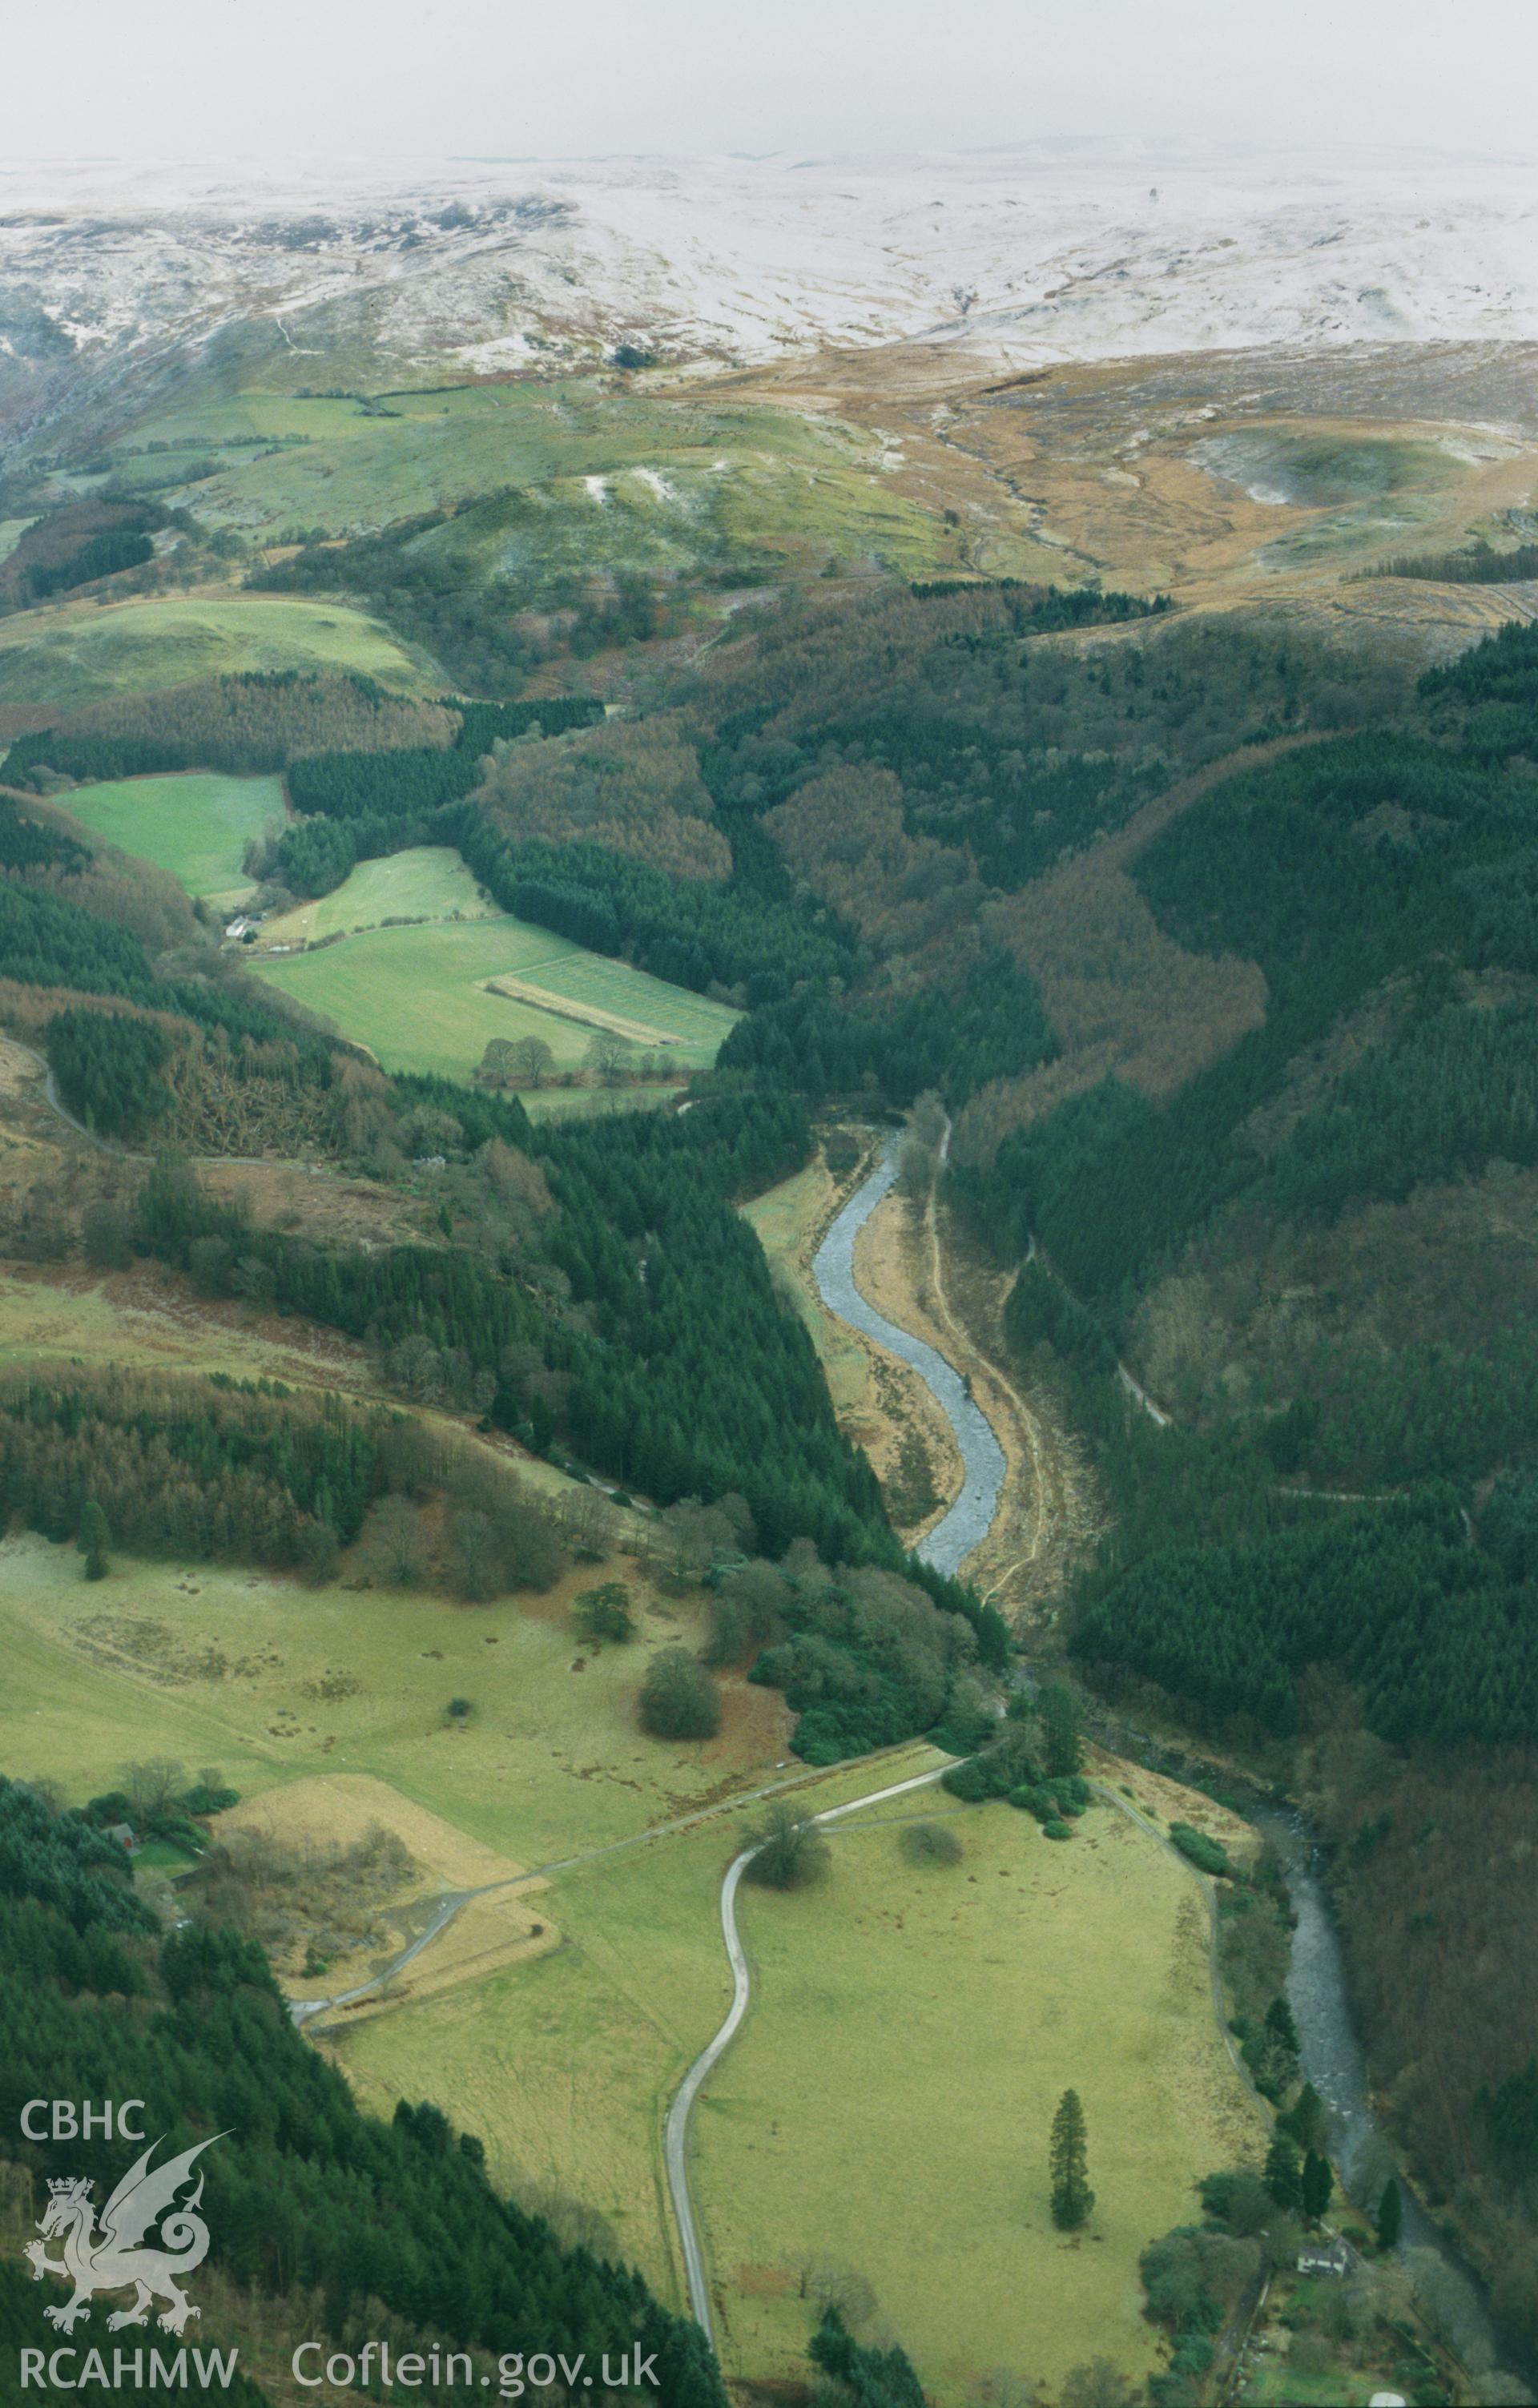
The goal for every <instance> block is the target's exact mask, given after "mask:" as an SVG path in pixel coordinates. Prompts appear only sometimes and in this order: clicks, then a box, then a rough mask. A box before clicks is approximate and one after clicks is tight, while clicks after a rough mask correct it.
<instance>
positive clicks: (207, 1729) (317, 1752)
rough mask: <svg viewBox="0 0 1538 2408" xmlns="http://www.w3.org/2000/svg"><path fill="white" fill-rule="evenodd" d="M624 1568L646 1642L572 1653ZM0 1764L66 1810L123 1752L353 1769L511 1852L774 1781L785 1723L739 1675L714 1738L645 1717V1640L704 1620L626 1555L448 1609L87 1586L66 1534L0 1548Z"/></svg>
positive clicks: (395, 1596) (626, 1831)
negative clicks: (0, 1672) (42, 1784)
mask: <svg viewBox="0 0 1538 2408" xmlns="http://www.w3.org/2000/svg"><path fill="white" fill-rule="evenodd" d="M625 1577H628V1578H629V1579H630V1580H631V1581H632V1583H633V1584H634V1585H635V1611H636V1613H637V1618H638V1621H639V1623H640V1637H639V1638H638V1639H637V1640H636V1641H635V1642H634V1643H633V1644H631V1645H630V1646H627V1647H607V1648H600V1649H594V1648H592V1647H591V1646H586V1645H583V1644H582V1643H581V1642H580V1641H578V1638H577V1635H576V1632H575V1630H574V1629H573V1627H572V1624H571V1620H570V1613H569V1607H570V1599H571V1597H572V1596H573V1594H574V1593H575V1592H576V1591H578V1590H581V1589H583V1588H589V1587H591V1586H592V1585H593V1584H594V1583H595V1582H596V1581H601V1580H605V1579H611V1578H625ZM0 1633H3V1644H4V1650H5V1656H6V1662H7V1675H8V1677H7V1682H6V1684H5V1685H4V1689H3V1692H0V1765H4V1767H5V1769H6V1770H7V1773H9V1774H10V1775H11V1776H12V1777H13V1778H21V1779H27V1778H38V1777H46V1778H48V1779H50V1780H53V1781H57V1782H58V1783H60V1785H62V1787H63V1789H64V1791H65V1797H66V1799H68V1800H69V1802H70V1803H72V1804H78V1803H79V1802H80V1801H82V1800H83V1799H86V1798H88V1797H90V1796H92V1795H93V1793H94V1792H96V1791H98V1790H100V1789H102V1788H103V1787H104V1786H106V1785H108V1783H109V1781H110V1780H111V1779H112V1778H114V1777H115V1775H116V1773H117V1770H118V1769H119V1768H120V1767H121V1765H122V1763H123V1761H124V1760H125V1759H126V1758H129V1757H136V1758H137V1757H147V1756H174V1757H177V1758H179V1759H180V1760H181V1761H183V1762H185V1763H186V1764H188V1765H189V1766H190V1767H191V1768H192V1769H193V1770H194V1771H195V1770H197V1768H199V1767H200V1766H202V1765H204V1764H218V1765H220V1766H222V1767H223V1770H224V1772H225V1773H226V1775H227V1776H228V1778H229V1781H230V1783H231V1785H233V1786H234V1787H235V1788H237V1789H238V1790H240V1791H241V1792H242V1794H244V1795H251V1794H252V1793H255V1792H257V1791H260V1790H264V1789H268V1788H271V1787H272V1786H273V1785H275V1784H279V1783H283V1782H287V1781H291V1780H294V1779H295V1778H298V1777H299V1776H301V1775H307V1774H308V1775H313V1774H317V1773H327V1772H337V1773H341V1772H346V1773H367V1774H371V1775H373V1776H374V1777H375V1778H376V1779H378V1780H381V1781H385V1782H388V1783H390V1784H391V1785H392V1786H393V1787H394V1788H395V1789H398V1790H399V1791H400V1792H401V1793H402V1795H403V1796H405V1797H406V1798H408V1799H411V1800H412V1801H413V1802H414V1803H415V1804H417V1805H420V1806H424V1807H426V1808H428V1809H430V1810H431V1811H432V1812H433V1813H437V1814H439V1815H441V1816H443V1817H444V1819H445V1820H446V1821H448V1822H450V1823H452V1824H453V1825H454V1826H455V1827H456V1828H458V1829H460V1830H462V1831H464V1832H467V1834H469V1836H470V1837H471V1838H473V1839H475V1840H478V1841H480V1842H482V1844H483V1845H485V1846H487V1847H490V1848H493V1849H495V1850H496V1851H497V1852H498V1853H499V1854H500V1855H503V1856H509V1857H510V1858H511V1859H512V1860H513V1862H514V1863H516V1864H519V1865H539V1864H543V1863H547V1862H549V1861H551V1860H553V1859H554V1858H557V1857H562V1856H572V1855H576V1854H579V1853H581V1852H582V1850H584V1849H588V1848H598V1847H603V1846H606V1845H608V1844H609V1843H610V1842H612V1841H615V1840H620V1839H625V1838H627V1837H629V1836H630V1835H631V1834H632V1833H635V1832H639V1831H644V1830H645V1829H646V1828H648V1827H649V1826H650V1825H652V1824H653V1823H656V1822H662V1821H666V1820H667V1819H668V1817H669V1816H671V1815H675V1814H683V1813H688V1812H689V1810H690V1809H691V1808H693V1807H696V1806H699V1805H702V1804H705V1803H708V1802H709V1801H710V1800H711V1799H712V1798H713V1797H714V1796H715V1795H717V1793H719V1792H720V1791H721V1790H722V1789H723V1788H726V1789H727V1790H730V1789H732V1788H735V1787H737V1786H739V1785H741V1786H747V1785H751V1784H752V1783H753V1782H754V1781H755V1780H757V1779H769V1778H772V1766H773V1764H774V1763H775V1762H776V1761H777V1760H778V1759H779V1758H781V1757H783V1756H784V1755H785V1752H786V1751H785V1740H786V1738H787V1736H788V1732H789V1718H788V1715H787V1714H786V1713H785V1709H784V1707H783V1702H782V1701H781V1699H779V1698H778V1697H776V1696H774V1695H773V1694H772V1693H771V1692H769V1691H766V1690H763V1689H755V1688H753V1687H751V1686H750V1684H748V1683H747V1682H745V1681H742V1680H738V1679H731V1680H728V1681H726V1683H725V1684H723V1700H724V1704H725V1707H726V1715H725V1720H724V1723H723V1727H722V1730H721V1732H720V1734H719V1736H718V1737H717V1738H715V1739H713V1740H710V1741H706V1742H690V1743H681V1744H673V1743H670V1742H669V1743H664V1742H659V1741H656V1740H653V1739H649V1738H648V1737H647V1736H646V1735H645V1734H644V1733H643V1732H642V1731H641V1729H640V1725H639V1722H638V1720H637V1714H636V1698H637V1694H638V1692H639V1690H640V1683H641V1681H642V1679H643V1677H644V1675H645V1670H646V1665H647V1662H648V1659H649V1657H650V1656H651V1654H652V1652H653V1651H654V1649H655V1648H657V1647H662V1646H673V1645H677V1644H679V1643H680V1642H681V1641H687V1642H688V1643H690V1644H695V1643H697V1641H698V1640H699V1639H700V1638H701V1637H702V1636H703V1627H702V1623H701V1619H700V1616H699V1615H698V1614H697V1613H696V1612H695V1610H694V1609H693V1608H691V1607H689V1606H687V1605H679V1604H675V1603H673V1602H671V1601H665V1600H661V1599H658V1598H654V1597H653V1595H652V1594H651V1592H650V1590H649V1588H647V1586H646V1585H645V1584H644V1583H643V1582H641V1581H640V1580H639V1578H638V1576H637V1575H636V1574H635V1572H634V1570H633V1568H631V1567H629V1566H627V1565H626V1564H625V1562H623V1561H621V1562H619V1563H617V1564H613V1563H611V1564H608V1565H604V1566H600V1567H597V1568H595V1567H593V1566H591V1565H588V1566H582V1567H579V1568H578V1569H577V1570H573V1571H571V1572H569V1573H568V1574H567V1575H566V1576H565V1577H564V1579H563V1580H562V1582H561V1583H560V1584H559V1585H558V1586H557V1587H556V1588H554V1589H553V1590H552V1591H551V1592H550V1593H549V1595H548V1596H544V1597H529V1596H526V1595H525V1596H520V1597H516V1598H502V1599H501V1600H499V1601H498V1602H496V1603H494V1604H492V1605H489V1606H462V1605H456V1604H451V1603H449V1602H447V1601H445V1600H444V1599H443V1598H434V1597H431V1596H428V1595H426V1594H424V1593H423V1592H421V1591H416V1590H399V1589H389V1588H382V1587H378V1588H370V1589H365V1590H363V1591H361V1592H359V1591H348V1590H346V1589H344V1588H342V1587H340V1586H339V1585H333V1586H331V1587H329V1588H324V1589H320V1590H314V1589H306V1588H304V1587H302V1586H300V1585H299V1584H297V1583H296V1582H289V1581H285V1580H281V1579H279V1578H276V1577H274V1576H272V1575H269V1574H266V1573H262V1572H253V1571H247V1570H238V1569H237V1570H229V1569H222V1568H219V1567H216V1566H209V1565H197V1566H191V1567H189V1566H185V1565H181V1564H165V1563H155V1564H151V1563H144V1562H138V1561H135V1560H134V1559H132V1558H130V1557H128V1556H114V1557H113V1559H112V1567H111V1570H110V1571H109V1573H108V1577H107V1579H105V1580H102V1581H93V1582H87V1581H86V1580H85V1578H84V1577H83V1574H82V1571H81V1565H80V1557H79V1554H78V1553H77V1552H76V1550H75V1549H74V1548H73V1547H72V1546H68V1545H65V1546H53V1545H51V1544H50V1542H49V1541H47V1540H44V1539H40V1538H37V1537H36V1536H34V1535H26V1536H22V1537H17V1538H12V1539H9V1540H7V1541H4V1542H3V1543H0ZM579 1657H580V1658H582V1659H583V1668H582V1670H580V1671H578V1670H573V1667H574V1665H575V1664H576V1662H577V1660H578V1658H579ZM338 1676H339V1677H338ZM338 1689H339V1690H340V1692H341V1693H340V1694H338ZM321 1691H324V1692H325V1693H326V1694H325V1695H324V1696H321V1695H319V1694H318V1692H321ZM453 1697H464V1698H468V1699H470V1701H471V1705H472V1707H473V1709H474V1711H473V1713H471V1715H470V1716H469V1718H468V1720H467V1721H466V1722H465V1723H464V1724H463V1725H462V1726H460V1725H453V1726H451V1725H450V1724H449V1723H448V1721H447V1718H446V1715H445V1711H444V1710H445V1707H446V1705H447V1703H448V1700H449V1699H451V1698H453Z"/></svg>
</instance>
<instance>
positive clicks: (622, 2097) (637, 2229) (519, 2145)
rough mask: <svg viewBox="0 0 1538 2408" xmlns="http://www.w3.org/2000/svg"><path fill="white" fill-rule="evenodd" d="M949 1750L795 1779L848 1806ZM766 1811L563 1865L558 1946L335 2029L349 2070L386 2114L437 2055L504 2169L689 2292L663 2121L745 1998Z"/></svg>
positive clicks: (443, 2085) (446, 2081) (550, 1899)
mask: <svg viewBox="0 0 1538 2408" xmlns="http://www.w3.org/2000/svg"><path fill="white" fill-rule="evenodd" d="M937 1761H938V1759H937V1758H936V1756H934V1754H933V1752H932V1750H930V1749H928V1748H926V1747H924V1746H923V1745H922V1744H921V1743H915V1744H914V1745H913V1747H912V1748H908V1749H902V1750H898V1751H897V1752H895V1753H894V1754H893V1755H892V1756H888V1757H885V1758H883V1759H882V1760H881V1761H880V1762H879V1763H877V1764H875V1765H866V1766H864V1767H861V1768H858V1769H852V1768H850V1767H848V1766H845V1767H843V1768H835V1769H834V1770H831V1771H828V1772H826V1773H824V1774H823V1775H821V1776H819V1777H818V1778H817V1779H816V1780H815V1781H814V1782H812V1783H810V1784H809V1785H808V1786H807V1788H806V1790H805V1792H804V1793H802V1792H800V1791H798V1795H804V1796H805V1798H806V1799H807V1800H808V1802H809V1803H811V1804H812V1805H814V1806H815V1807H818V1808H821V1807H824V1806H830V1805H836V1804H838V1803H839V1802H840V1801H841V1799H846V1798H855V1797H858V1796H859V1795H860V1793H861V1792H862V1790H867V1789H872V1788H876V1787H879V1786H881V1785H883V1784H884V1783H885V1782H887V1781H899V1780H902V1779H904V1778H905V1777H906V1776H907V1775H908V1774H910V1773H912V1772H916V1771H923V1770H927V1768H928V1767H929V1766H930V1765H932V1764H934V1763H935V1762H937ZM787 1770H790V1771H792V1772H794V1771H797V1770H799V1768H798V1767H797V1766H796V1765H795V1764H794V1762H792V1763H791V1765H790V1766H789V1767H788V1768H787ZM767 1777H769V1778H772V1777H773V1775H772V1774H770V1775H769V1776H767ZM781 1777H783V1775H782V1776H781ZM759 1811H760V1810H759V1809H758V1808H756V1807H753V1806H749V1807H746V1808H744V1809H743V1811H742V1812H741V1813H740V1814H732V1815H725V1816H722V1817H721V1818H720V1819H719V1820H716V1821H713V1822H712V1823H710V1824H708V1825H704V1826H702V1827H701V1828H699V1829H698V1830H696V1831H688V1832H682V1833H677V1834H673V1835H669V1836H664V1837H660V1838H658V1839H656V1840H654V1841H648V1842H646V1843H645V1844H644V1845H643V1846H641V1847H640V1848H635V1849H629V1850H626V1851H625V1852H624V1853H622V1854H619V1855H616V1856H610V1857H605V1858H601V1859H599V1860H598V1861H597V1862H596V1863H592V1864H587V1865H582V1866H578V1867H575V1868H573V1869H572V1870H571V1871H568V1872H564V1873H558V1874H556V1875H555V1876H554V1878H553V1880H552V1882H551V1884H550V1886H549V1888H548V1889H545V1890H543V1891H541V1892H540V1895H539V1903H540V1908H541V1911H542V1912H543V1913H545V1914H547V1915H548V1918H549V1920H550V1922H551V1923H552V1924H553V1925H554V1926H555V1927H556V1928H558V1929H559V1931H560V1933H561V1939H562V1944H561V1946H560V1948H559V1949H557V1950H555V1951H553V1952H552V1953H551V1954H549V1955H547V1956H544V1957H539V1958H537V1959H534V1960H531V1961H530V1962H529V1963H528V1964H527V1965H526V1966H524V1967H519V1968H513V1967H510V1968H507V1969H506V1970H505V1971H501V1972H496V1973H493V1974H491V1975H489V1976H488V1977H487V1978H486V1979H485V1980H483V1981H480V1982H468V1983H466V1984H465V1985H462V1986H461V1987H459V1988H458V1989H455V1990H453V1991H447V1992H440V1993H439V1994H438V1996H436V1997H432V1998H427V1999H424V2000H419V2001H412V2002H410V2003H409V2004H406V2005H403V2006H401V2007H399V2008H396V2009H394V2010H392V2011H391V2012H390V2013H389V2014H384V2015H381V2016H379V2017H376V2018H372V2019H370V2020H369V2021H368V2022H367V2023H364V2024H360V2025H358V2026H357V2027H356V2028H352V2029H350V2030H347V2031H345V2032H343V2033H342V2034H340V2035H339V2036H338V2041H337V2047H338V2058H339V2062H340V2063H341V2065H342V2066H343V2068H344V2069H345V2071H346V2072H347V2075H348V2078H349V2080H350V2081H351V2082H352V2085H353V2088H354V2089H355V2090H356V2091H357V2093H358V2095H359V2097H360V2099H361V2100H363V2102H364V2104H365V2105H366V2106H369V2107H372V2108H374V2109H375V2111H376V2112H378V2111H380V2110H381V2109H382V2110H383V2112H384V2113H385V2114H388V2113H390V2111H391V2110H392V2109H393V2107H394V2104H395V2100H396V2099H398V2098H399V2097H401V2096H402V2093H403V2089H410V2085H411V2084H412V2082H413V2081H416V2080H418V2079H419V2072H420V2069H421V2068H422V2067H424V2066H425V2065H431V2066H432V2067H433V2068H434V2071H435V2076H436V2082H437V2087H436V2090H435V2093H434V2095H435V2097H436V2098H437V2099H438V2101H439V2103H440V2104H441V2105H442V2106H443V2107H444V2108H445V2110H446V2111H447V2112H448V2113H449V2114H451V2115H452V2116H453V2119H454V2121H455V2122H456V2123H457V2124H458V2125H460V2126H461V2128H464V2129H467V2130H470V2131H474V2132H477V2133H479V2134H480V2135H481V2137H482V2139H483V2140H484V2141H485V2143H486V2146H487V2150H488V2153H489V2157H490V2161H491V2166H492V2171H493V2174H494V2177H495V2176H500V2177H501V2178H502V2179H504V2180H509V2179H510V2178H511V2177H512V2176H513V2175H514V2174H515V2173H520V2172H521V2173H524V2174H526V2175H532V2176H534V2177H535V2178H536V2179H538V2180H539V2181H542V2182H552V2183H554V2184H557V2185H559V2186H560V2187H561V2188H562V2189H564V2190H566V2191H567V2192H568V2193H570V2194H571V2195H572V2196H573V2197H575V2198H577V2199H580V2200H582V2202H583V2204H584V2205H586V2206H590V2207H594V2208H597V2211H598V2212H599V2214H602V2215H604V2216H606V2217H607V2218H608V2220H609V2221H610V2223H611V2225H612V2226H613V2229H614V2230H615V2232H616V2234H617V2235H618V2236H619V2240H620V2243H621V2246H622V2248H623V2249H624V2252H625V2256H626V2257H630V2258H632V2259H634V2261H635V2262H636V2263H637V2264H639V2265H640V2268H641V2269H642V2271H643V2272H645V2274H646V2275H647V2276H648V2278H649V2279H650V2280H651V2281H652V2282H654V2284H656V2285H657V2286H658V2287H659V2289H661V2290H662V2291H663V2293H664V2295H665V2296H667V2297H669V2298H671V2299H673V2300H675V2301H676V2302H677V2303H678V2304H680V2305H682V2304H683V2278H682V2273H681V2271H680V2268H679V2265H678V2261H677V2254H676V2243H675V2240H674V2233H673V2226H672V2217H671V2211H670V2209H669V2207H668V2200H667V2193H666V2186H665V2183H664V2179H663V2172H662V2146H661V2143H662V2125H663V2119H664V2117H665V2115H666V2113H667V2109H668V2103H669V2101H670V2100H671V2099H672V2096H673V2093H674V2091H675V2090H676V2089H677V2087H678V2085H679V2082H680V2080H681V2079H682V2077H683V2073H684V2071H685V2070H686V2069H687V2067H688V2066H689V2065H690V2064H691V2063H692V2062H693V2060H694V2058H695V2057H697V2056H698V2054H699V2052H700V2050H701V2049H702V2048H703V2047H704V2046H705V2044H706V2042H707V2041H708V2040H709V2039H710V2037H711V2035H712V2032H713V2031H714V2030H715V2029H716V2028H717V2027H718V2025H719V2024H720V2022H721V2019H722V2016H723V2015H724V2014H726V2007H727V2004H728V2002H729V2000H730V1998H731V1980H730V1976H729V1974H728V1971H727V1969H726V1951H725V1949H724V1948H723V1946H722V1942H721V1925H720V1919H719V1910H718V1901H719V1896H720V1887H721V1877H722V1874H723V1873H724V1872H725V1871H726V1867H727V1865H728V1864H729V1863H730V1862H731V1859H732V1857H733V1856H734V1855H735V1854H736V1853H737V1849H738V1847H739V1845H740V1840H741V1834H742V1832H743V1830H744V1829H745V1828H747V1827H748V1826H749V1825H750V1824H751V1822H752V1820H753V1817H754V1815H755V1813H757V1812H759ZM522 1974H526V1975H527V1978H526V1979H521V1978H519V1977H520V1975H522ZM413 2068H416V2069H418V2070H419V2071H418V2072H413V2071H412V2069H413ZM700 2128H702V2127H697V2129H700ZM730 2371H734V2370H733V2369H731V2368H728V2372H730Z"/></svg>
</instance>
